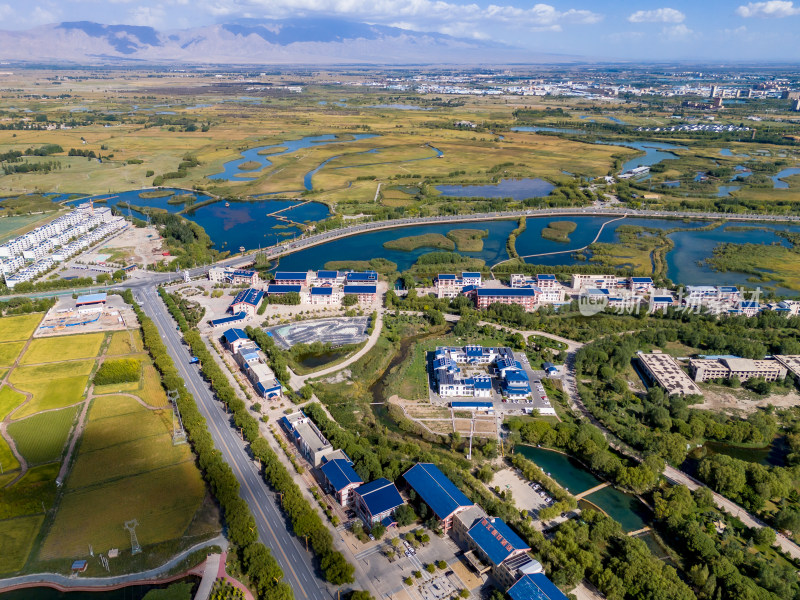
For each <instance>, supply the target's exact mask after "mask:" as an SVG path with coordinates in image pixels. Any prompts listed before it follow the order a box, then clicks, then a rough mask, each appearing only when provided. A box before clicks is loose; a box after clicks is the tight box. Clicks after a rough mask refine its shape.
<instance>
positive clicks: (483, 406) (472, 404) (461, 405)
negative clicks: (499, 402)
mask: <svg viewBox="0 0 800 600" xmlns="http://www.w3.org/2000/svg"><path fill="white" fill-rule="evenodd" d="M477 385H478V382H477V380H476V381H475V386H476V387H477ZM491 388H492V384H491V382H489V389H491ZM450 407H451V408H454V409H456V410H476V411H479V412H491V411H493V410H494V402H491V401H489V400H484V401H481V400H453V401H452V402H451V403H450Z"/></svg>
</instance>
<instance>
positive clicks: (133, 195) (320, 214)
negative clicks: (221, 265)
mask: <svg viewBox="0 0 800 600" xmlns="http://www.w3.org/2000/svg"><path fill="white" fill-rule="evenodd" d="M168 189H171V190H172V191H174V192H176V194H187V193H189V192H185V191H183V190H177V189H175V188H168ZM140 192H141V190H131V191H128V192H121V193H119V194H112V195H111V196H113V197H110V196H109V195H100V196H92V198H94V199H101V198H109V200H108V202H107V203H106V206H115V205H116V204H117V203H118V202H121V201H125V202H128V203H130V204H131V205H133V206H146V207H153V208H162V209H164V210H167V211H169V212H171V213H176V212H178V211H180V210H183V209H184V208H185V206H184V205H183V204H168V200H169V199H170V197H171V196H170V197H164V198H150V199H145V198H140V197H139V193H140ZM194 196H195V198H196V199H197V200H196V202H198V203H199V202H203V201H205V200H209V199H210V197H209V196H207V195H205V194H199V193H195V194H194ZM87 199H88V198H81V199H79V200H73V201H71V202H70V204H79V203H81V202H85V201H86V200H87ZM299 204H302V203H301V202H298V201H295V200H268V199H265V200H252V201H249V202H232V203H231V204H230V206H228V207H226V206H225V203H224V202H214V203H213V204H208V205H206V206H201V207H199V208H197V209H196V210H191V211H189V212H187V213H185V214H184V215H183V216H184V217H186V218H187V219H189V220H190V221H193V222H195V223H197V224H198V225H200V226H201V227H202V228H203V229H205V230H206V233H208V235H209V237H210V238H211V240H212V241H213V242H214V247H215V248H217V249H218V250H232V251H238V248H239V246H244V247H245V248H246V249H248V250H252V249H255V248H259V247H262V248H263V247H265V246H271V245H273V244H275V243H276V242H279V241H281V240H283V239H285V238H289V237H294V236H296V235H300V228H298V227H296V226H294V225H291V224H287V223H283V222H281V221H280V220H278V219H277V218H276V217H267V215H268V214H271V213H274V212H275V211H278V210H282V209H284V208H288V207H290V206H297V208H294V209H292V210H289V211H286V212H283V213H281V216H283V217H286V218H288V219H291V220H292V221H295V222H298V223H305V222H306V221H321V220H323V219H325V218H327V217H328V215H329V214H330V211H329V209H328V207H327V206H326V205H325V204H320V203H319V202H310V203H308V204H303V206H298V205H299ZM120 211H121V212H122V214H124V215H126V216H127V214H128V209H123V208H120ZM130 212H131V215H132V216H134V217H137V218H145V216H144V215H143V214H142V213H140V212H138V211H136V210H133V209H132V210H131V211H130ZM276 225H277V226H281V227H279V228H278V229H275V226H276ZM283 226H286V227H283Z"/></svg>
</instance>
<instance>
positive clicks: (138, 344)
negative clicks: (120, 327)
mask: <svg viewBox="0 0 800 600" xmlns="http://www.w3.org/2000/svg"><path fill="white" fill-rule="evenodd" d="M141 351H142V334H141V333H140V332H139V330H138V329H135V330H132V331H115V332H114V333H112V334H111V343H110V344H109V345H108V349H107V350H106V356H120V355H121V354H131V353H134V352H141Z"/></svg>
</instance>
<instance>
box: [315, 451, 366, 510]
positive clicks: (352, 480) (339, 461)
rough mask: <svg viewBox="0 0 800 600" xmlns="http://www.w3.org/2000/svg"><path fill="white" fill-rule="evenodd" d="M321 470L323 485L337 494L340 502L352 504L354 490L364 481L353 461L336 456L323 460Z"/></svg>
mask: <svg viewBox="0 0 800 600" xmlns="http://www.w3.org/2000/svg"><path fill="white" fill-rule="evenodd" d="M319 470H320V473H321V475H322V483H323V487H325V488H326V489H327V490H328V491H329V492H330V493H332V494H333V495H334V496H336V500H338V501H339V504H341V505H342V506H344V507H347V506H350V505H351V504H352V502H353V490H355V489H356V488H357V487H359V486H360V485H361V484H362V483H364V481H363V480H362V479H361V477H359V476H358V473H356V472H355V470H354V469H353V463H352V462H350V461H349V460H347V459H345V458H334V459H333V460H329V461H327V462H323V464H322V466H321V467H320V468H319Z"/></svg>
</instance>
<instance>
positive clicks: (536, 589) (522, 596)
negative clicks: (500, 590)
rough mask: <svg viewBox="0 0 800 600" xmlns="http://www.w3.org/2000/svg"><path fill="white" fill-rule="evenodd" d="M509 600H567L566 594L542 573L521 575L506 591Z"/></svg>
mask: <svg viewBox="0 0 800 600" xmlns="http://www.w3.org/2000/svg"><path fill="white" fill-rule="evenodd" d="M506 594H507V595H508V597H509V598H511V600H567V596H566V595H565V594H564V592H562V591H561V590H560V589H558V588H557V587H556V586H555V584H554V583H553V582H552V581H550V580H549V579H548V578H547V576H546V575H545V574H544V573H534V574H532V575H523V576H522V577H521V578H520V579H519V580H518V581H517V582H516V583H515V584H514V585H512V586H511V587H510V588H509V589H508V591H507V592H506Z"/></svg>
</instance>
